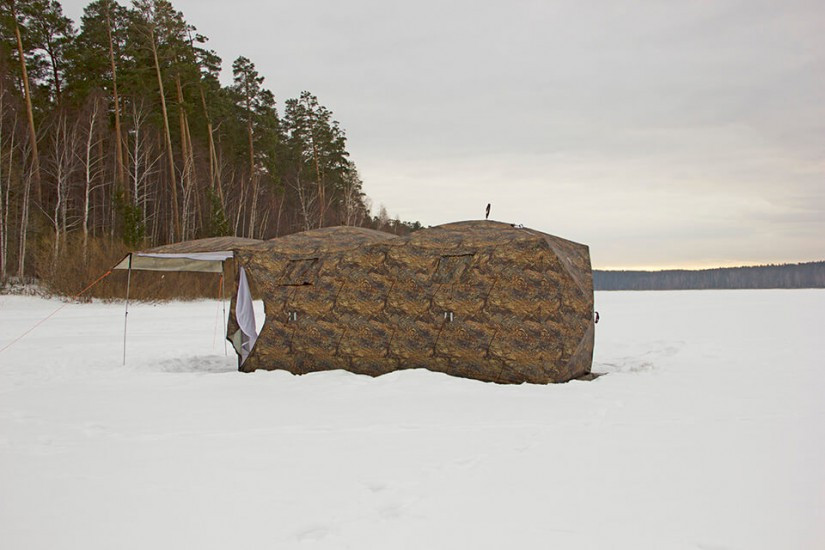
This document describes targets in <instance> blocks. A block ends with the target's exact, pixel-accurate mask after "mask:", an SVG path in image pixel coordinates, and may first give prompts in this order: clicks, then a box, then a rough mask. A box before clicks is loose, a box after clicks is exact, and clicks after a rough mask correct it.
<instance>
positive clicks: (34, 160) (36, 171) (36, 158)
mask: <svg viewBox="0 0 825 550" xmlns="http://www.w3.org/2000/svg"><path fill="white" fill-rule="evenodd" d="M11 15H12V17H13V18H14V35H15V37H16V38H17V54H18V56H19V57H20V72H21V73H22V75H23V91H24V94H25V96H26V114H27V115H28V119H29V139H31V164H32V177H33V179H34V186H35V194H36V195H37V200H38V202H39V201H42V198H43V195H42V192H41V191H40V155H38V153H37V131H36V130H35V128H34V111H33V110H32V96H31V90H30V89H29V73H28V71H27V70H26V56H25V54H24V53H23V38H22V37H21V36H20V25H19V24H18V23H17V9H16V7H15V4H14V2H12V4H11ZM27 204H28V203H27ZM28 215H29V214H28V212H26V214H25V217H26V220H27V221H28ZM21 243H25V238H24V239H22V240H21ZM21 265H22V264H21ZM21 269H22V267H21ZM21 277H22V273H21Z"/></svg>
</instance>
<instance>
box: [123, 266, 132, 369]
mask: <svg viewBox="0 0 825 550" xmlns="http://www.w3.org/2000/svg"><path fill="white" fill-rule="evenodd" d="M131 285H132V253H131V252H130V253H129V271H128V272H127V274H126V311H125V312H124V314H123V365H124V366H126V323H127V321H128V320H129V287H131Z"/></svg>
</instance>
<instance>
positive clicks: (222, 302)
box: [221, 260, 229, 357]
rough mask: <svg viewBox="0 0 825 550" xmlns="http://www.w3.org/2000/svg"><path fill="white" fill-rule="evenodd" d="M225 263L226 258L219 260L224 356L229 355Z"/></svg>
mask: <svg viewBox="0 0 825 550" xmlns="http://www.w3.org/2000/svg"><path fill="white" fill-rule="evenodd" d="M225 263H226V260H224V261H222V262H221V305H223V323H221V326H223V355H224V357H226V356H227V355H229V354H228V353H227V351H226V331H227V330H228V326H227V324H226V323H228V322H229V320H228V319H227V318H226V292H225V290H224V286H225V285H226V278H225V277H224V273H226V266H225V265H224V264H225Z"/></svg>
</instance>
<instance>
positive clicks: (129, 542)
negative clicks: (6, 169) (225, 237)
mask: <svg viewBox="0 0 825 550" xmlns="http://www.w3.org/2000/svg"><path fill="white" fill-rule="evenodd" d="M596 303H597V307H596V309H597V310H599V312H600V313H601V322H600V323H599V325H597V327H596V328H597V331H596V352H595V358H594V370H595V371H597V372H606V373H608V375H607V376H603V377H601V378H599V379H597V380H595V381H593V382H570V383H568V384H561V385H554V386H531V385H522V386H499V385H494V384H486V383H481V382H476V381H471V380H462V379H457V378H451V377H448V376H446V375H443V374H437V373H431V372H428V371H419V370H416V371H404V372H398V373H393V374H390V375H387V376H383V377H380V378H377V379H372V378H368V377H364V376H358V375H353V374H350V373H346V372H341V371H335V372H325V373H316V374H310V375H306V376H298V377H296V376H292V375H290V374H288V373H284V372H256V373H252V374H242V373H238V372H236V371H235V365H236V362H235V356H234V353H232V351H231V350H230V351H229V355H228V356H225V355H224V345H223V342H222V339H221V334H220V331H221V325H222V323H221V320H220V319H219V316H220V313H221V311H220V305H219V304H218V303H217V302H210V301H203V302H193V303H171V304H156V305H152V304H135V305H134V306H133V307H131V308H130V315H129V338H128V349H127V365H126V366H125V367H124V366H122V365H121V360H122V338H123V306H122V304H103V303H93V304H73V305H69V306H67V307H66V308H64V309H63V310H62V311H61V312H60V313H58V314H57V315H56V316H55V317H53V318H52V319H50V320H48V321H47V322H46V323H44V324H43V325H42V326H40V327H38V328H37V329H36V330H34V331H33V332H32V333H30V334H29V335H27V336H26V337H25V338H23V339H22V340H21V341H19V342H17V343H16V344H14V345H13V346H12V347H10V348H9V349H7V350H6V351H3V352H2V353H0V547H2V548H3V549H4V550H6V549H9V550H13V549H27V550H28V549H54V548H78V549H84V550H85V549H97V548H99V549H111V548H119V549H130V548H135V549H138V548H140V549H145V548H216V549H217V548H221V549H223V548H262V547H267V548H329V549H339V548H353V549H361V548H381V549H383V548H409V549H420V548H427V549H432V548H443V549H456V548H490V549H501V548H565V549H570V548H572V549H579V548H581V549H584V548H587V549H590V548H593V549H604V548H628V549H644V548H651V549H666V548H678V549H683V548H684V549H702V550H722V549H743V550H745V549H748V550H750V549H771V550H773V549H777V548H812V549H813V548H825V466H823V465H825V377H823V367H825V359H823V357H825V331H823V329H822V320H821V319H820V317H821V315H822V314H823V313H825V290H776V291H772V290H752V291H748V290H739V291H718V290H717V291H682V292H635V293H634V292H599V293H596ZM60 305H61V302H59V301H56V300H45V299H41V298H33V297H15V296H0V347H3V346H5V345H6V344H7V343H8V342H10V341H11V340H12V339H13V338H15V337H17V336H19V335H20V334H22V333H23V332H24V331H25V330H26V329H28V328H29V327H31V326H32V325H33V324H34V323H35V322H37V321H38V320H40V319H42V318H43V317H45V316H46V315H48V314H49V313H50V312H52V311H53V310H54V309H55V308H57V307H59V306H60ZM259 320H260V319H259Z"/></svg>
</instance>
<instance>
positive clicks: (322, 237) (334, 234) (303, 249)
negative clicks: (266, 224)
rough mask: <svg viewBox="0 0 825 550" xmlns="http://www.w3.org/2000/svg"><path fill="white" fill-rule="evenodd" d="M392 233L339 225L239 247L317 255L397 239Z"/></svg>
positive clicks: (250, 249)
mask: <svg viewBox="0 0 825 550" xmlns="http://www.w3.org/2000/svg"><path fill="white" fill-rule="evenodd" d="M396 238H398V237H396V236H395V235H393V234H392V233H386V232H384V231H376V230H375V229H367V228H365V227H352V226H347V225H339V226H335V227H323V228H321V229H311V230H309V231H302V232H300V233H292V234H291V235H285V236H283V237H276V238H274V239H270V240H268V241H264V242H261V243H258V244H254V245H251V246H244V247H241V250H243V251H244V252H252V253H255V252H270V253H280V254H299V255H307V254H317V253H324V252H338V251H341V250H348V249H350V248H355V247H357V246H360V245H363V244H371V243H377V242H381V241H386V240H388V239H396Z"/></svg>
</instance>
